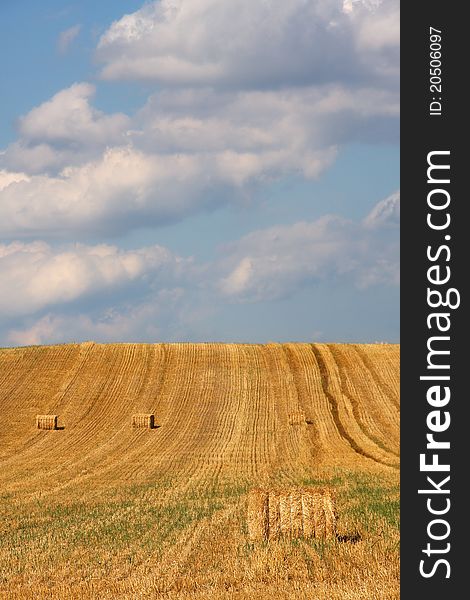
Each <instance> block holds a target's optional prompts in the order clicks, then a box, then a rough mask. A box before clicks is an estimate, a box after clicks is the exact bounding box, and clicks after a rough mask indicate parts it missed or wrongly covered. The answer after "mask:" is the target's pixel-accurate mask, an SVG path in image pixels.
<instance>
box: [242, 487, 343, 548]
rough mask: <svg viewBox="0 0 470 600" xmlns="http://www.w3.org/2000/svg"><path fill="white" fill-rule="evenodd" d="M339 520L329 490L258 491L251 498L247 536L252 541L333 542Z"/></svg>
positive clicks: (249, 499)
mask: <svg viewBox="0 0 470 600" xmlns="http://www.w3.org/2000/svg"><path fill="white" fill-rule="evenodd" d="M336 518H337V515H336V509H335V503H334V497H333V494H332V492H331V490H329V489H318V488H291V489H288V490H266V489H265V490H262V489H256V490H252V491H251V492H250V494H249V497H248V532H249V535H250V539H251V540H252V541H254V540H268V539H269V540H272V539H278V538H280V537H285V538H301V537H303V538H307V539H311V538H316V539H328V538H334V537H335V536H336Z"/></svg>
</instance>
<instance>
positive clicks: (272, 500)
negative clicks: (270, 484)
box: [268, 490, 281, 539]
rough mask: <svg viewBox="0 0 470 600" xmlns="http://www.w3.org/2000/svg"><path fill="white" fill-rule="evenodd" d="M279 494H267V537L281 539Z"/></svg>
mask: <svg viewBox="0 0 470 600" xmlns="http://www.w3.org/2000/svg"><path fill="white" fill-rule="evenodd" d="M279 504H280V502H279V493H278V492H276V491H274V490H270V491H269V494H268V537H269V538H274V539H276V538H279V537H281V513H280V509H279Z"/></svg>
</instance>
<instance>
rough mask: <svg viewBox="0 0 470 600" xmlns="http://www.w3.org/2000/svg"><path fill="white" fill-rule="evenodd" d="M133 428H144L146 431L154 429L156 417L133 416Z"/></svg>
mask: <svg viewBox="0 0 470 600" xmlns="http://www.w3.org/2000/svg"><path fill="white" fill-rule="evenodd" d="M132 427H142V428H144V429H154V427H155V415H146V414H139V415H132Z"/></svg>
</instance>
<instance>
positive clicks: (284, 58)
mask: <svg viewBox="0 0 470 600" xmlns="http://www.w3.org/2000/svg"><path fill="white" fill-rule="evenodd" d="M398 21H399V19H398V3H397V2H396V1H395V0H383V1H382V2H343V1H342V0H313V1H311V2H305V0H290V1H289V2H285V1H284V0H273V1H271V2H252V0H191V1H190V2H189V1H187V0H160V1H154V2H149V3H147V4H145V5H144V6H143V7H142V8H141V9H140V10H138V11H136V12H134V13H132V14H128V15H125V16H124V17H122V18H121V19H119V20H118V21H115V22H114V23H113V24H112V25H111V27H110V28H109V29H108V30H107V31H106V32H105V33H104V34H103V36H102V37H101V39H100V42H99V45H98V50H97V54H98V58H99V60H101V61H102V62H103V63H104V68H103V70H102V77H103V78H105V79H149V80H156V81H160V82H165V83H166V84H184V85H207V84H209V85H217V86H228V87H232V86H234V85H235V86H238V87H251V88H257V89H260V88H265V87H277V86H286V85H287V86H290V85H308V84H311V83H313V82H314V83H316V84H318V83H326V82H330V83H331V82H335V81H338V80H354V81H364V80H367V79H369V78H370V77H383V76H385V77H389V76H390V75H392V73H393V74H394V76H397V74H398V73H397V65H396V64H394V63H395V62H396V48H397V43H398V40H397V33H396V32H397V30H398ZM376 29H378V30H379V31H378V33H375V31H376ZM382 33H383V34H384V36H383V38H382V37H381V34H382ZM381 39H383V41H381ZM364 47H367V49H368V55H367V56H364V54H363V53H362V50H363V49H364Z"/></svg>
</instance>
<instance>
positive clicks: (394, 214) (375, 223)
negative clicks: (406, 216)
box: [364, 192, 400, 228]
mask: <svg viewBox="0 0 470 600" xmlns="http://www.w3.org/2000/svg"><path fill="white" fill-rule="evenodd" d="M364 224H365V225H366V226H367V227H371V228H377V227H394V226H398V225H399V224H400V192H395V193H394V194H391V195H390V196H388V197H387V198H385V199H384V200H381V201H380V202H379V203H378V204H376V205H375V206H374V208H373V209H372V210H371V211H370V213H369V214H368V215H367V217H366V218H365V219H364Z"/></svg>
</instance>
